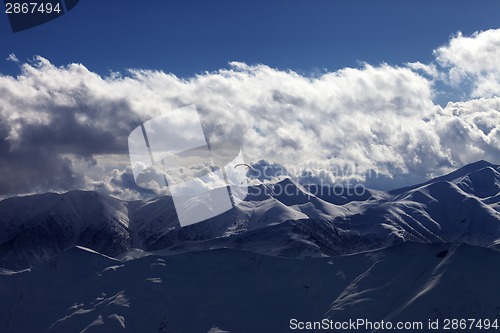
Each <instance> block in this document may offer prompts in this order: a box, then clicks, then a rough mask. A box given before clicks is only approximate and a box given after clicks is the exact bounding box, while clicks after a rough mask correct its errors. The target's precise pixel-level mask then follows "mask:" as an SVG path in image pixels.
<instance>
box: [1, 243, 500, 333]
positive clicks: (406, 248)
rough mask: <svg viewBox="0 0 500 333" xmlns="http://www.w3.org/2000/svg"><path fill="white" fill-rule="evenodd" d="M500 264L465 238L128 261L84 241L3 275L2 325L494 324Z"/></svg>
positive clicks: (186, 328)
mask: <svg viewBox="0 0 500 333" xmlns="http://www.w3.org/2000/svg"><path fill="white" fill-rule="evenodd" d="M499 261H500V253H499V252H497V251H495V250H492V249H486V248H479V247H474V246H471V245H466V244H417V243H404V244H400V245H396V246H392V247H389V248H385V249H381V250H373V251H370V252H366V253H360V254H355V255H348V256H336V257H332V258H309V259H297V258H283V257H274V256H266V255H261V254H256V253H251V252H246V251H241V250H233V249H216V250H206V251H197V252H188V253H181V254H177V255H168V256H161V255H155V254H151V255H148V256H139V257H138V258H136V259H133V260H124V261H118V260H116V259H113V258H110V257H106V256H104V255H101V254H99V253H96V252H93V251H91V250H89V249H85V248H80V247H77V248H72V249H70V250H67V251H64V252H62V253H61V254H59V255H57V256H56V257H54V258H52V259H51V260H49V261H46V262H44V263H42V264H40V265H37V266H35V267H33V268H32V269H29V270H24V271H21V272H12V271H1V272H0V295H2V301H1V302H0V331H1V332H4V333H18V332H54V333H55V332H61V333H67V332H84V333H90V332H94V333H96V332H103V333H104V332H105V333H114V332H141V333H150V332H154V333H158V332H160V333H179V332H193V333H196V332H201V333H207V332H210V333H213V332H232V333H235V332H236V333H254V332H262V333H271V332H293V330H291V329H290V328H291V326H290V324H291V323H290V320H293V319H296V320H297V321H300V322H307V321H319V320H323V319H324V318H326V319H327V320H328V319H331V320H334V321H345V320H349V319H354V320H355V319H358V318H364V319H368V320H371V321H376V320H384V321H386V322H387V321H391V322H394V323H396V322H398V321H421V322H423V323H424V325H427V320H428V319H433V320H434V319H439V320H441V325H443V319H445V318H482V319H486V318H488V319H490V320H492V321H493V320H494V319H495V318H499V317H500V301H499V299H498V293H497V292H496V290H498V281H499V280H500V268H499V266H498V262H499ZM442 327H443V326H441V328H442ZM217 329H219V330H217ZM473 331H474V330H470V331H467V332H473ZM306 332H312V330H307V331H306ZM346 332H349V331H348V330H346ZM356 332H363V333H365V332H371V330H367V329H363V328H360V329H359V330H357V331H356ZM415 332H429V330H425V329H423V330H415Z"/></svg>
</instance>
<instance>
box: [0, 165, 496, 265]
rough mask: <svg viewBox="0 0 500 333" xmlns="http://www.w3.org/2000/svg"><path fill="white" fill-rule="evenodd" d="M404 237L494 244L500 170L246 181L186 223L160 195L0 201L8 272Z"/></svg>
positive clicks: (345, 246) (1, 255)
mask: <svg viewBox="0 0 500 333" xmlns="http://www.w3.org/2000/svg"><path fill="white" fill-rule="evenodd" d="M285 189H286V190H285ZM405 241H411V242H421V243H436V242H438V243H441V242H465V243H468V244H472V245H477V246H481V247H491V248H497V247H498V246H499V244H500V169H499V166H498V165H493V164H490V163H488V162H485V161H480V162H477V163H473V164H469V165H467V166H465V167H463V168H461V169H459V170H457V171H455V172H452V173H450V174H448V175H446V176H443V177H439V178H436V179H433V180H431V181H429V182H427V183H424V184H420V185H416V186H412V187H408V188H403V189H398V190H393V191H390V192H380V191H373V190H367V191H366V192H365V193H363V194H362V195H354V194H352V195H351V196H346V195H344V196H339V195H335V194H334V193H333V192H332V191H329V189H328V188H324V189H320V188H311V187H309V188H303V187H300V186H297V185H296V184H294V183H293V182H292V181H291V180H289V179H285V180H283V181H281V182H279V183H275V184H265V185H259V186H255V187H250V188H249V195H248V197H247V198H246V200H245V201H244V202H243V203H242V204H240V205H239V206H238V207H237V208H235V209H233V210H230V211H228V212H226V213H224V214H222V215H219V216H217V217H215V218H213V219H210V220H207V221H205V222H202V223H198V224H195V225H191V226H188V227H184V228H181V227H180V225H179V222H178V220H177V216H176V213H175V210H174V206H173V201H172V199H171V197H168V196H165V197H159V198H156V199H151V200H145V201H122V200H118V199H115V198H112V197H109V196H106V195H103V194H100V193H96V192H84V191H73V192H68V193H65V194H53V193H47V194H39V195H32V196H26V197H13V198H9V199H6V200H3V201H1V202H0V267H4V268H9V269H22V268H27V267H30V266H32V265H33V264H36V263H39V262H41V261H43V260H46V259H48V258H50V257H52V256H54V255H56V254H58V253H60V252H62V251H64V250H65V249H68V248H71V247H74V246H77V245H80V246H84V247H87V248H90V249H93V250H95V251H98V252H100V253H103V254H105V255H109V256H116V255H118V254H120V253H123V252H125V251H127V250H130V249H132V248H135V249H141V250H145V251H158V250H163V252H164V253H165V252H169V253H178V252H185V251H191V250H204V249H213V248H234V249H244V250H249V251H252V252H257V253H263V254H271V255H276V256H285V257H320V256H331V255H338V254H351V253H357V252H360V251H365V250H370V249H377V248H381V247H386V246H389V245H392V244H398V243H402V242H405Z"/></svg>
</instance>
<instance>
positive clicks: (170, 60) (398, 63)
mask: <svg viewBox="0 0 500 333" xmlns="http://www.w3.org/2000/svg"><path fill="white" fill-rule="evenodd" d="M499 13H500V1H476V2H472V1H467V2H465V1H447V2H445V1H413V0H409V1H407V0H405V1H307V2H306V1H280V2H272V1H199V2H193V1H159V0H150V1H143V2H140V1H126V0H125V1H123V0H122V1H118V0H105V1H97V0H80V4H79V5H78V6H76V7H75V8H74V9H73V10H71V11H70V12H69V13H67V14H65V15H64V16H62V17H60V18H58V19H56V20H54V21H51V22H49V23H47V24H44V25H41V26H38V27H36V28H33V29H30V30H26V31H22V32H19V33H16V34H13V33H12V32H11V31H10V27H9V25H8V20H7V17H6V15H0V36H1V47H0V51H1V52H0V91H1V95H0V138H3V140H0V196H5V195H15V194H26V193H36V192H47V191H67V190H70V189H89V190H97V191H102V192H105V193H108V194H112V195H115V196H119V197H122V198H129V199H130V198H138V197H140V195H141V193H142V192H140V191H138V189H137V186H136V185H135V183H134V178H133V175H132V173H131V169H130V159H129V157H128V141H127V138H128V135H129V134H130V132H131V131H132V130H133V129H134V128H136V127H137V126H139V125H140V124H141V123H143V122H144V121H147V120H149V119H152V118H154V117H156V116H157V115H159V114H161V112H169V110H170V111H172V110H174V109H177V108H180V107H184V106H187V105H191V104H196V106H197V107H198V110H200V114H201V115H202V116H203V117H204V118H203V119H204V131H206V132H205V134H206V135H207V137H210V138H211V139H210V140H213V142H232V143H237V144H238V145H239V146H240V147H241V149H242V151H243V153H244V155H245V161H246V162H248V163H251V164H252V165H253V166H254V167H260V168H268V167H269V168H270V169H272V170H279V169H286V170H287V171H288V173H289V174H291V175H292V176H293V177H294V178H295V179H298V180H299V181H300V182H303V183H316V184H337V183H341V184H345V183H346V182H350V181H354V182H364V183H365V184H366V186H367V187H372V188H378V189H391V188H396V187H400V186H406V185H412V184H415V183H418V182H422V181H425V180H428V179H429V178H431V177H434V176H438V175H442V174H444V173H447V172H450V171H452V170H454V169H457V168H458V167H461V166H463V165H465V164H467V163H471V162H475V161H478V160H481V159H484V160H488V161H490V162H492V163H500V160H499V158H500V29H499V25H500V15H499ZM458 32H461V33H458ZM11 54H15V56H16V57H14V56H10V55H11ZM2 57H3V58H2ZM7 58H10V60H12V61H8V60H6V59H7ZM16 59H18V60H16ZM20 66H21V68H20ZM130 68H131V69H134V68H135V69H140V70H139V71H133V70H132V71H129V72H127V71H126V69H130ZM289 69H290V70H292V71H290V70H289ZM111 71H112V72H113V75H109V74H110V72H111ZM116 72H120V73H126V74H125V75H124V76H122V75H116ZM165 73H173V74H175V75H176V76H174V75H165ZM96 74H97V75H96ZM196 74H198V75H196ZM449 102H452V103H449ZM179 121H180V119H179ZM205 125H206V126H205ZM179 127H182V126H179ZM203 186H206V187H207V189H208V188H210V186H211V184H203Z"/></svg>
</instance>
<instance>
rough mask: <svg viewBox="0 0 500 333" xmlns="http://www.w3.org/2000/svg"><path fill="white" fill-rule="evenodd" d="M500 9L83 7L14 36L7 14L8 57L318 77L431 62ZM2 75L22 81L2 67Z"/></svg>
mask: <svg viewBox="0 0 500 333" xmlns="http://www.w3.org/2000/svg"><path fill="white" fill-rule="evenodd" d="M498 13H500V2H499V1H461V0H459V1H415V0H410V1H295V0H292V1H220V0H216V1H190V0H188V1H160V0H151V1H131V0H120V1H118V0H106V1H94V0H81V1H80V4H79V5H78V6H77V7H76V8H75V9H74V10H73V11H71V12H69V13H67V14H66V15H64V16H63V17H61V18H59V19H57V20H54V21H52V22H50V23H47V24H45V25H42V26H39V27H36V28H34V29H30V30H27V31H23V32H19V33H16V34H12V33H11V32H10V28H9V26H8V21H7V17H6V15H0V16H1V21H0V36H2V37H1V40H2V42H1V43H2V46H1V48H0V50H1V51H2V53H3V54H0V56H2V57H4V58H6V57H7V56H8V55H9V54H10V53H14V54H16V55H17V57H18V58H19V59H20V60H21V61H22V62H24V61H26V60H27V59H31V58H32V57H33V56H34V55H41V56H43V57H45V58H47V59H50V61H51V62H52V63H54V64H56V65H63V64H67V63H70V62H77V63H84V64H85V66H86V67H87V68H89V69H90V70H92V71H95V72H97V73H100V74H107V73H109V71H110V70H113V71H122V70H123V69H126V68H151V69H161V70H164V71H166V72H172V73H174V74H176V75H179V76H183V77H186V76H192V75H193V74H194V73H201V72H204V71H207V70H208V71H213V70H217V69H219V68H223V67H227V63H228V62H229V61H241V62H246V63H249V64H256V63H263V64H266V65H269V66H272V67H275V68H281V69H293V70H296V71H298V72H302V73H314V72H316V71H322V70H323V69H327V70H329V71H334V70H336V69H339V68H342V67H353V66H354V67H357V66H359V61H364V62H368V63H371V64H380V63H381V62H387V63H389V64H391V65H399V64H404V63H405V62H411V61H416V60H418V61H421V62H424V63H425V62H428V61H430V60H432V50H433V49H434V48H436V47H437V46H439V45H442V44H445V43H446V42H447V41H448V39H449V37H450V35H451V34H453V33H456V32H457V31H462V32H463V33H464V34H465V35H468V34H471V33H473V32H474V31H479V30H485V29H489V28H497V27H499V26H500V17H499V14H498ZM0 71H1V72H3V73H4V74H5V73H12V74H14V73H16V72H17V71H18V70H17V68H16V66H14V65H13V64H9V63H7V62H0Z"/></svg>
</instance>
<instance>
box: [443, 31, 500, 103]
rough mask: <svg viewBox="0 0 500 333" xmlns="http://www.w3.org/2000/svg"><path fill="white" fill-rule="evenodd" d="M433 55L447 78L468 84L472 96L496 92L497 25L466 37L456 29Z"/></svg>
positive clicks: (499, 74)
mask: <svg viewBox="0 0 500 333" xmlns="http://www.w3.org/2000/svg"><path fill="white" fill-rule="evenodd" d="M434 55H435V56H436V60H437V62H438V63H439V64H440V65H441V66H443V67H444V68H445V69H446V70H447V74H448V79H449V82H450V83H451V84H453V85H455V86H461V87H463V88H468V87H467V86H468V85H470V86H471V92H470V93H471V96H472V97H493V96H498V95H500V29H492V30H487V31H482V32H476V33H474V34H473V35H472V36H469V37H466V36H463V35H462V34H461V33H460V32H459V33H458V34H457V35H456V36H454V37H453V38H451V40H450V42H449V44H448V45H444V46H442V47H440V48H438V49H436V50H435V51H434Z"/></svg>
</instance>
